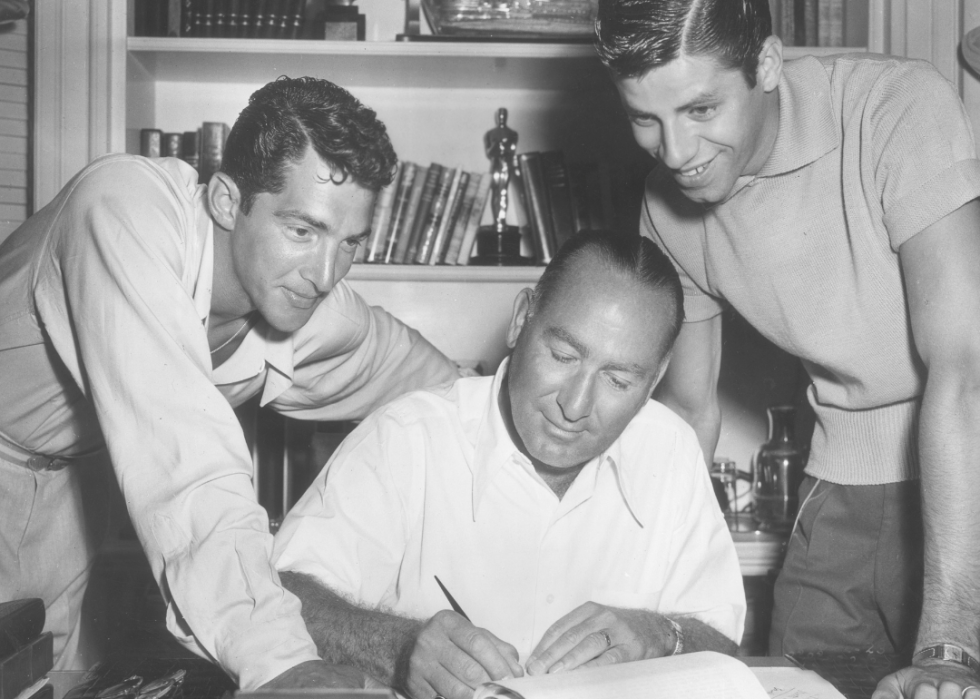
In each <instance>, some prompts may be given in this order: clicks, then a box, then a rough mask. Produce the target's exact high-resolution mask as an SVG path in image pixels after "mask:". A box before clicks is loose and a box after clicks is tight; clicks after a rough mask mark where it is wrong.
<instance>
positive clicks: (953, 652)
mask: <svg viewBox="0 0 980 699" xmlns="http://www.w3.org/2000/svg"><path fill="white" fill-rule="evenodd" d="M929 658H936V659H937V660H949V661H950V662H954V663H959V664H960V665H965V666H966V667H968V668H970V669H971V670H973V671H974V672H976V673H978V674H980V662H978V661H977V659H976V658H974V657H973V656H972V655H970V654H969V653H967V652H966V651H965V650H963V649H962V648H960V647H959V646H954V645H953V644H952V643H939V644H937V645H935V646H929V647H928V648H923V649H922V650H920V651H918V652H917V653H916V654H915V655H913V656H912V662H915V661H917V660H927V659H929Z"/></svg>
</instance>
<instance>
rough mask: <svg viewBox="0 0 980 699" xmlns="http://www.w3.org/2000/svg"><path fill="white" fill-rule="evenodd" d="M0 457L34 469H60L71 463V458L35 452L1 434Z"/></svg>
mask: <svg viewBox="0 0 980 699" xmlns="http://www.w3.org/2000/svg"><path fill="white" fill-rule="evenodd" d="M0 458H2V459H4V460H5V461H9V462H11V463H14V464H20V465H21V466H26V467H27V468H29V469H31V470H32V471H60V470H61V469H63V468H64V467H65V466H69V465H71V461H70V460H69V459H65V458H62V457H60V456H44V455H43V454H35V453H34V452H32V451H28V450H27V449H24V448H23V447H21V446H18V445H16V444H14V443H13V442H11V441H10V440H9V439H6V438H5V437H4V436H3V435H0Z"/></svg>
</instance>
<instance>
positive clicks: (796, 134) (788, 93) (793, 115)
mask: <svg viewBox="0 0 980 699" xmlns="http://www.w3.org/2000/svg"><path fill="white" fill-rule="evenodd" d="M778 90H779V129H778V131H777V133H776V142H775V143H774V144H773V149H772V153H770V154H769V158H768V159H767V160H766V162H765V163H764V164H763V166H762V169H761V170H760V171H759V174H758V177H768V176H772V175H781V174H783V173H787V172H792V171H793V170H798V169H799V168H801V167H804V166H805V165H809V164H810V163H812V162H814V161H815V160H817V159H818V158H820V157H821V156H823V155H826V154H827V153H829V152H830V151H832V150H834V149H835V148H837V147H838V146H839V145H840V136H839V135H838V130H837V122H836V120H835V119H834V110H833V105H832V101H831V90H830V78H829V77H828V76H827V71H826V70H825V69H824V67H823V65H822V64H821V63H820V61H818V60H817V59H815V58H813V57H812V56H805V57H803V58H800V59H797V60H793V61H787V62H786V63H784V64H783V74H782V77H781V78H780V80H779V88H778Z"/></svg>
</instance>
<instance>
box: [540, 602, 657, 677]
mask: <svg viewBox="0 0 980 699" xmlns="http://www.w3.org/2000/svg"><path fill="white" fill-rule="evenodd" d="M673 633H674V632H673V628H672V627H671V625H670V622H668V621H667V619H666V618H665V617H663V616H661V615H660V614H656V613H654V612H649V611H646V610H644V609H618V608H616V607H605V606H603V605H601V604H596V603H595V602H586V603H585V604H583V605H582V606H580V607H578V608H577V609H573V610H572V611H571V612H569V613H568V614H566V615H565V616H563V617H562V618H561V619H559V620H558V621H556V622H555V623H554V624H553V625H552V626H551V628H550V629H548V630H547V631H546V632H545V634H544V636H543V637H542V638H541V641H539V642H538V645H537V646H536V647H535V649H534V651H532V652H531V656H530V657H529V658H528V661H527V674H529V675H543V674H545V673H548V672H561V671H563V670H572V669H574V668H577V667H579V666H584V667H591V666H593V665H610V664H612V663H625V662H630V661H632V660H641V659H643V658H658V657H660V656H662V655H669V654H670V653H671V652H672V651H673V650H674V643H675V640H676V639H675V638H674V635H673Z"/></svg>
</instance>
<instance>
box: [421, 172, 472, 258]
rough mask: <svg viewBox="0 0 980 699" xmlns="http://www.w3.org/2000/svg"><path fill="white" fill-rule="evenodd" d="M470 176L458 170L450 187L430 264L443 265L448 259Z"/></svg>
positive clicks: (430, 256) (433, 245)
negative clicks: (447, 250) (448, 250)
mask: <svg viewBox="0 0 980 699" xmlns="http://www.w3.org/2000/svg"><path fill="white" fill-rule="evenodd" d="M469 179H470V175H469V173H468V172H464V171H463V168H458V169H457V170H456V175H455V176H454V177H453V182H452V184H451V185H450V187H449V197H448V200H447V201H446V209H445V211H444V213H443V216H442V221H440V222H439V232H438V233H437V234H436V239H435V242H434V243H433V244H432V254H431V255H429V264H430V265H437V264H441V263H442V262H443V261H444V260H445V259H446V248H447V247H448V246H449V243H450V238H451V237H452V232H453V229H454V228H455V227H456V219H457V217H458V216H459V207H460V206H461V205H462V202H463V194H464V193H465V191H466V187H467V186H468V184H469Z"/></svg>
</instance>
